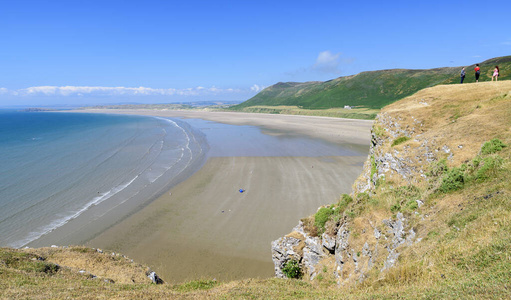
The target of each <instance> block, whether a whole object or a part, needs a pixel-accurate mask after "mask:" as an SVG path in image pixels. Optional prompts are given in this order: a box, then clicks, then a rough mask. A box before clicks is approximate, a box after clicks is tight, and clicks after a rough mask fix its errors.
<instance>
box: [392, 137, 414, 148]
mask: <svg viewBox="0 0 511 300" xmlns="http://www.w3.org/2000/svg"><path fill="white" fill-rule="evenodd" d="M408 140H410V138H409V137H407V136H401V137H398V138H397V139H395V140H394V141H393V142H392V145H391V147H394V146H397V145H401V144H403V143H405V142H406V141H408Z"/></svg>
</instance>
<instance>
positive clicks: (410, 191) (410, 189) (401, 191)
mask: <svg viewBox="0 0 511 300" xmlns="http://www.w3.org/2000/svg"><path fill="white" fill-rule="evenodd" d="M394 193H395V195H396V196H397V197H400V198H419V197H420V194H421V191H420V190H419V188H418V187H416V186H414V185H407V186H400V187H398V188H397V189H395V191H394Z"/></svg>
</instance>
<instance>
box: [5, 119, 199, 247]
mask: <svg viewBox="0 0 511 300" xmlns="http://www.w3.org/2000/svg"><path fill="white" fill-rule="evenodd" d="M178 123H179V124H178ZM202 152H203V149H202V148H201V143H200V142H199V141H198V140H197V134H196V133H195V134H194V132H193V130H191V128H190V127H189V126H187V124H186V123H181V122H179V121H176V122H174V121H171V120H168V119H163V118H154V117H142V116H120V115H103V114H77V113H60V112H59V113H50V112H16V111H5V110H0V158H1V159H0V246H10V247H22V246H24V245H26V244H28V243H29V242H31V241H33V240H35V239H37V238H39V237H41V236H42V235H44V234H46V233H48V232H51V231H52V230H54V229H56V228H58V227H60V226H62V225H64V224H66V223H67V222H69V221H70V220H72V219H74V218H77V217H78V216H80V214H82V213H83V212H85V211H86V210H87V209H89V208H90V207H91V206H95V205H99V204H100V203H102V202H103V201H106V200H109V201H114V199H115V201H116V203H122V202H123V201H126V200H127V199H131V198H133V197H136V196H137V195H143V196H144V197H147V195H153V194H154V191H159V190H162V189H163V188H164V187H165V185H166V183H168V181H169V178H172V177H176V176H178V175H179V174H181V172H183V171H184V170H186V168H187V167H188V166H189V165H190V164H192V163H193V161H194V160H196V159H198V157H200V156H201V155H202ZM160 181H161V182H160ZM149 190H150V191H151V192H147V191H149ZM144 191H145V192H144Z"/></svg>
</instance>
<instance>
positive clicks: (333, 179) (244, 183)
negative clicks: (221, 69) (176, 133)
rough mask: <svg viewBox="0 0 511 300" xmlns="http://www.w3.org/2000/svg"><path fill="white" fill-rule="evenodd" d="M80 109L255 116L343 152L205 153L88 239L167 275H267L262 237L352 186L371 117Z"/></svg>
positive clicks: (229, 118) (266, 126) (282, 132)
mask: <svg viewBox="0 0 511 300" xmlns="http://www.w3.org/2000/svg"><path fill="white" fill-rule="evenodd" d="M86 112H94V113H122V114H137V115H152V116H161V117H177V118H192V119H202V120H210V121H214V122H219V123H224V124H232V125H251V126H258V127H261V128H262V132H263V133H265V134H270V135H272V136H307V137H310V138H314V139H317V140H318V141H319V140H323V141H327V142H329V143H334V144H336V145H338V146H339V147H343V148H345V149H349V151H351V152H350V153H352V154H351V155H344V156H248V155H245V156H243V155H237V156H222V155H216V156H211V157H209V158H208V160H207V162H206V163H205V165H204V166H203V167H202V168H201V169H200V170H199V171H198V172H196V173H195V174H193V175H192V176H191V177H189V178H188V179H187V180H185V181H184V182H181V183H179V184H178V185H176V186H174V187H173V188H171V189H170V190H169V191H167V192H165V193H164V194H163V195H162V196H160V197H159V198H157V199H156V200H155V201H153V202H151V203H150V204H149V205H147V206H145V207H144V208H142V209H141V210H139V211H137V212H135V213H133V214H131V215H130V216H128V217H126V218H125V219H123V220H122V221H121V222H119V223H117V224H115V225H114V226H112V227H110V228H109V229H108V230H106V231H104V232H102V233H101V234H99V235H97V236H96V237H95V238H93V239H92V240H90V241H88V243H87V244H88V245H89V246H93V247H99V248H102V249H105V250H109V251H116V252H121V253H123V254H126V255H128V256H129V257H131V258H133V259H135V260H136V261H138V262H141V263H144V264H147V265H149V266H151V268H152V269H153V270H155V271H156V272H157V273H158V274H159V275H160V276H161V277H162V278H163V279H164V280H166V281H169V282H182V281H186V280H191V279H200V278H209V279H211V278H216V279H218V280H231V279H240V278H247V277H251V278H257V277H261V278H264V277H271V276H273V263H272V261H271V245H270V243H271V241H272V240H275V239H277V238H278V237H280V236H282V235H285V234H287V233H289V232H290V230H291V229H292V228H293V227H294V226H296V225H297V224H298V222H299V220H300V219H301V218H303V217H306V216H308V215H311V214H313V213H314V212H315V211H316V210H317V208H318V207H319V206H321V205H324V204H330V203H334V202H336V201H338V199H339V196H340V194H342V193H349V192H351V185H352V183H353V181H354V179H355V178H356V177H357V176H358V175H359V174H360V172H361V170H362V165H363V162H364V161H365V160H366V158H367V152H368V149H369V138H370V127H371V125H372V122H371V121H362V120H346V119H335V118H325V117H304V116H286V115H265V114H246V113H229V112H226V113H223V112H222V113H217V112H196V111H153V110H87V111H86ZM247 143H250V141H247ZM310 145H312V144H310V143H309V144H308V147H312V148H314V146H310ZM248 146H250V144H249V145H248ZM220 148H221V147H220ZM213 150H215V151H216V152H215V151H213V152H214V153H221V152H222V149H220V150H219V149H213ZM312 150H313V151H314V149H312ZM239 189H244V192H243V193H240V192H239Z"/></svg>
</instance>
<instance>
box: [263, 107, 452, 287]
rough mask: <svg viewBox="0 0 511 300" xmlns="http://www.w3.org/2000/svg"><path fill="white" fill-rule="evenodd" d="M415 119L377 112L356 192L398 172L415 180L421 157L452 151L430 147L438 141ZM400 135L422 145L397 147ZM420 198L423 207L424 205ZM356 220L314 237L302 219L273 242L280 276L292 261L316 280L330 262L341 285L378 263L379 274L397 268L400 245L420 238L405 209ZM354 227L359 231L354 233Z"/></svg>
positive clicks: (347, 220) (420, 172) (360, 277)
mask: <svg viewBox="0 0 511 300" xmlns="http://www.w3.org/2000/svg"><path fill="white" fill-rule="evenodd" d="M412 119H413V123H412V125H407V126H402V125H401V124H400V120H399V117H397V118H393V117H392V116H390V115H387V114H382V115H379V116H378V118H377V119H376V122H375V126H378V128H379V129H378V132H375V131H376V130H374V127H373V132H372V137H371V148H370V151H369V157H368V159H367V160H366V162H365V164H364V168H363V172H362V174H361V176H360V177H359V178H358V179H357V180H356V181H355V183H354V185H353V194H360V193H363V192H365V193H368V194H369V195H371V194H372V193H373V191H374V190H375V187H376V185H377V183H378V180H379V179H380V178H387V177H389V178H391V177H393V176H396V177H394V178H399V180H404V181H405V182H408V184H414V183H415V181H416V180H417V178H422V177H424V170H422V162H423V160H427V161H429V160H436V159H437V153H438V152H442V153H443V154H449V153H450V149H449V148H448V147H447V146H445V147H442V148H438V149H434V150H432V149H433V147H432V145H433V144H435V143H434V141H432V140H426V139H424V138H423V137H421V135H420V134H417V133H418V132H421V130H422V123H421V121H420V120H418V119H415V118H413V117H412ZM399 137H408V138H410V139H412V137H414V138H415V139H414V140H413V142H414V143H415V144H416V145H420V146H417V147H415V148H414V149H412V147H410V146H409V145H403V146H401V147H400V148H398V149H399V150H398V149H395V148H393V147H391V146H390V145H391V144H392V142H393V141H394V140H395V139H396V138H399ZM411 153H416V155H415V156H413V155H410V154H411ZM416 201H417V205H418V206H419V207H420V206H421V205H422V203H423V202H422V201H421V200H416ZM419 201H420V202H419ZM357 222H358V225H356V226H355V219H353V218H344V219H343V220H342V221H341V222H340V223H339V225H338V227H337V228H336V229H335V231H334V232H335V235H334V236H332V235H331V234H332V233H330V234H327V233H323V234H322V235H321V237H312V236H310V235H309V234H308V233H307V232H305V230H304V227H303V224H302V223H301V222H300V224H299V225H298V226H297V227H295V228H294V229H293V232H292V233H291V234H289V235H288V236H286V237H283V238H280V239H278V240H276V241H274V242H273V243H272V255H273V261H274V264H275V274H276V276H277V277H280V278H283V277H285V275H284V274H283V273H282V268H283V267H284V265H285V263H286V262H287V261H289V260H291V259H293V260H296V261H298V262H299V263H300V266H301V267H302V271H303V272H304V273H306V274H307V275H308V278H310V279H311V280H312V279H314V278H315V277H316V276H317V274H318V273H319V271H318V270H320V268H321V267H320V266H318V265H320V264H322V263H323V262H325V261H330V264H331V262H334V263H335V267H334V270H333V273H334V275H335V277H336V278H337V279H338V283H339V284H344V283H345V282H350V281H352V282H354V281H357V282H360V281H363V280H364V278H366V274H367V273H368V272H369V271H370V270H371V269H372V268H374V267H375V266H379V268H380V271H381V272H384V271H386V270H388V269H389V268H392V267H394V266H395V265H396V263H397V261H398V258H399V255H400V253H399V252H400V251H401V248H402V247H404V246H409V245H411V244H412V243H413V242H415V241H419V239H417V238H416V233H415V231H414V230H413V228H410V226H409V225H408V221H407V219H406V218H405V216H404V215H403V214H402V213H397V214H396V216H395V218H391V219H382V218H381V217H380V218H378V219H370V220H366V221H364V220H361V219H359V220H358V221H357ZM354 228H356V229H357V232H354V231H353V229H354ZM381 266H383V267H381Z"/></svg>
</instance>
